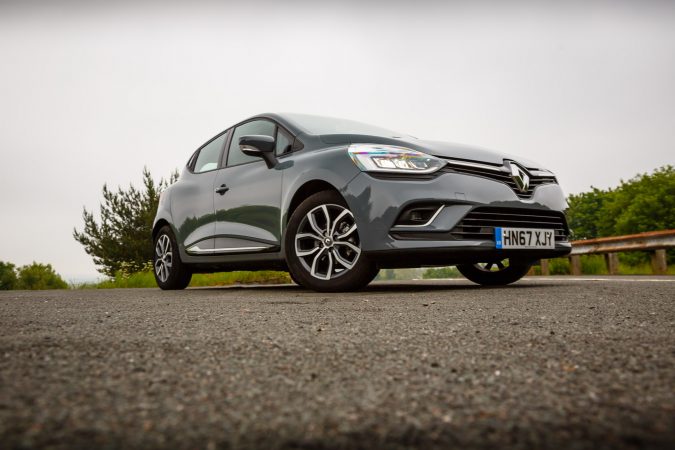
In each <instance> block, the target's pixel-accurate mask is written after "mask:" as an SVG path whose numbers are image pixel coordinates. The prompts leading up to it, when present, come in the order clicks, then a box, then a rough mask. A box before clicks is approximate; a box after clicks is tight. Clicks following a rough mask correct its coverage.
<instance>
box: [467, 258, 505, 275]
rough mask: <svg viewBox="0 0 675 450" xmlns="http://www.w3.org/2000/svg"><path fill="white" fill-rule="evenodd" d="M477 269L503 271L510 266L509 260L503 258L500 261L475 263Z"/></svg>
mask: <svg viewBox="0 0 675 450" xmlns="http://www.w3.org/2000/svg"><path fill="white" fill-rule="evenodd" d="M474 266H475V267H476V269H478V270H480V271H481V272H501V271H502V270H505V269H506V268H508V267H509V260H508V259H503V260H500V261H490V262H485V263H478V264H474Z"/></svg>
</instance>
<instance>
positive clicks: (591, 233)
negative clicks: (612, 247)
mask: <svg viewBox="0 0 675 450" xmlns="http://www.w3.org/2000/svg"><path fill="white" fill-rule="evenodd" d="M611 195H612V192H611V191H602V190H600V189H598V188H595V187H591V191H590V192H582V193H581V194H577V195H574V194H573V195H570V196H569V197H568V198H567V203H568V204H569V208H568V210H567V220H568V223H569V227H570V230H571V231H572V239H592V238H595V237H598V236H602V234H601V232H600V229H602V228H605V219H606V217H605V216H604V215H603V207H604V204H605V202H606V201H607V199H608V198H609V197H611Z"/></svg>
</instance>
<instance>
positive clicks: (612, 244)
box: [541, 230, 675, 275]
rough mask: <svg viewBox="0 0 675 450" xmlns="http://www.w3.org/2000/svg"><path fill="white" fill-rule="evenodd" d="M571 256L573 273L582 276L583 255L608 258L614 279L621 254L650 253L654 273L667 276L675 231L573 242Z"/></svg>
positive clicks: (544, 264)
mask: <svg viewBox="0 0 675 450" xmlns="http://www.w3.org/2000/svg"><path fill="white" fill-rule="evenodd" d="M571 244H572V253H570V256H569V260H570V272H571V273H572V275H581V255H598V254H600V255H602V254H604V255H605V261H606V263H607V271H608V272H609V273H610V274H611V275H616V274H618V273H619V255H617V252H632V251H649V250H653V251H654V253H652V272H653V273H654V274H656V275H662V274H665V273H666V271H667V270H668V265H667V261H666V249H668V248H675V230H664V231H650V232H648V233H639V234H630V235H627V236H612V237H605V238H598V239H584V240H581V241H572V243H571ZM541 273H542V275H548V273H549V270H548V261H546V260H542V261H541Z"/></svg>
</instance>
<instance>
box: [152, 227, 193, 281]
mask: <svg viewBox="0 0 675 450" xmlns="http://www.w3.org/2000/svg"><path fill="white" fill-rule="evenodd" d="M163 235H167V236H168V237H169V241H171V256H172V260H171V271H170V272H169V278H168V279H167V280H166V281H161V280H160V279H159V278H158V277H157V272H156V271H155V262H156V261H157V252H156V251H155V248H156V247H157V241H158V240H159V238H160V237H161V236H163ZM152 254H153V258H152V273H153V275H154V276H155V281H156V282H157V286H159V288H160V289H162V290H176V289H185V288H186V287H187V286H188V285H189V284H190V280H191V279H192V272H191V271H190V268H189V267H188V266H187V265H186V264H185V263H183V261H182V260H181V259H180V251H179V250H178V243H177V242H176V237H175V236H174V234H173V231H172V230H171V228H170V227H169V226H167V225H165V226H163V227H162V228H161V229H160V230H159V232H158V233H157V235H156V236H155V239H154V241H153V246H152Z"/></svg>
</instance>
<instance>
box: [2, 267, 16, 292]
mask: <svg viewBox="0 0 675 450" xmlns="http://www.w3.org/2000/svg"><path fill="white" fill-rule="evenodd" d="M14 267H15V266H14V264H12V263H6V262H3V261H0V291H8V290H10V289H16V286H17V284H18V283H19V279H18V278H17V276H16V271H15V270H14Z"/></svg>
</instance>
